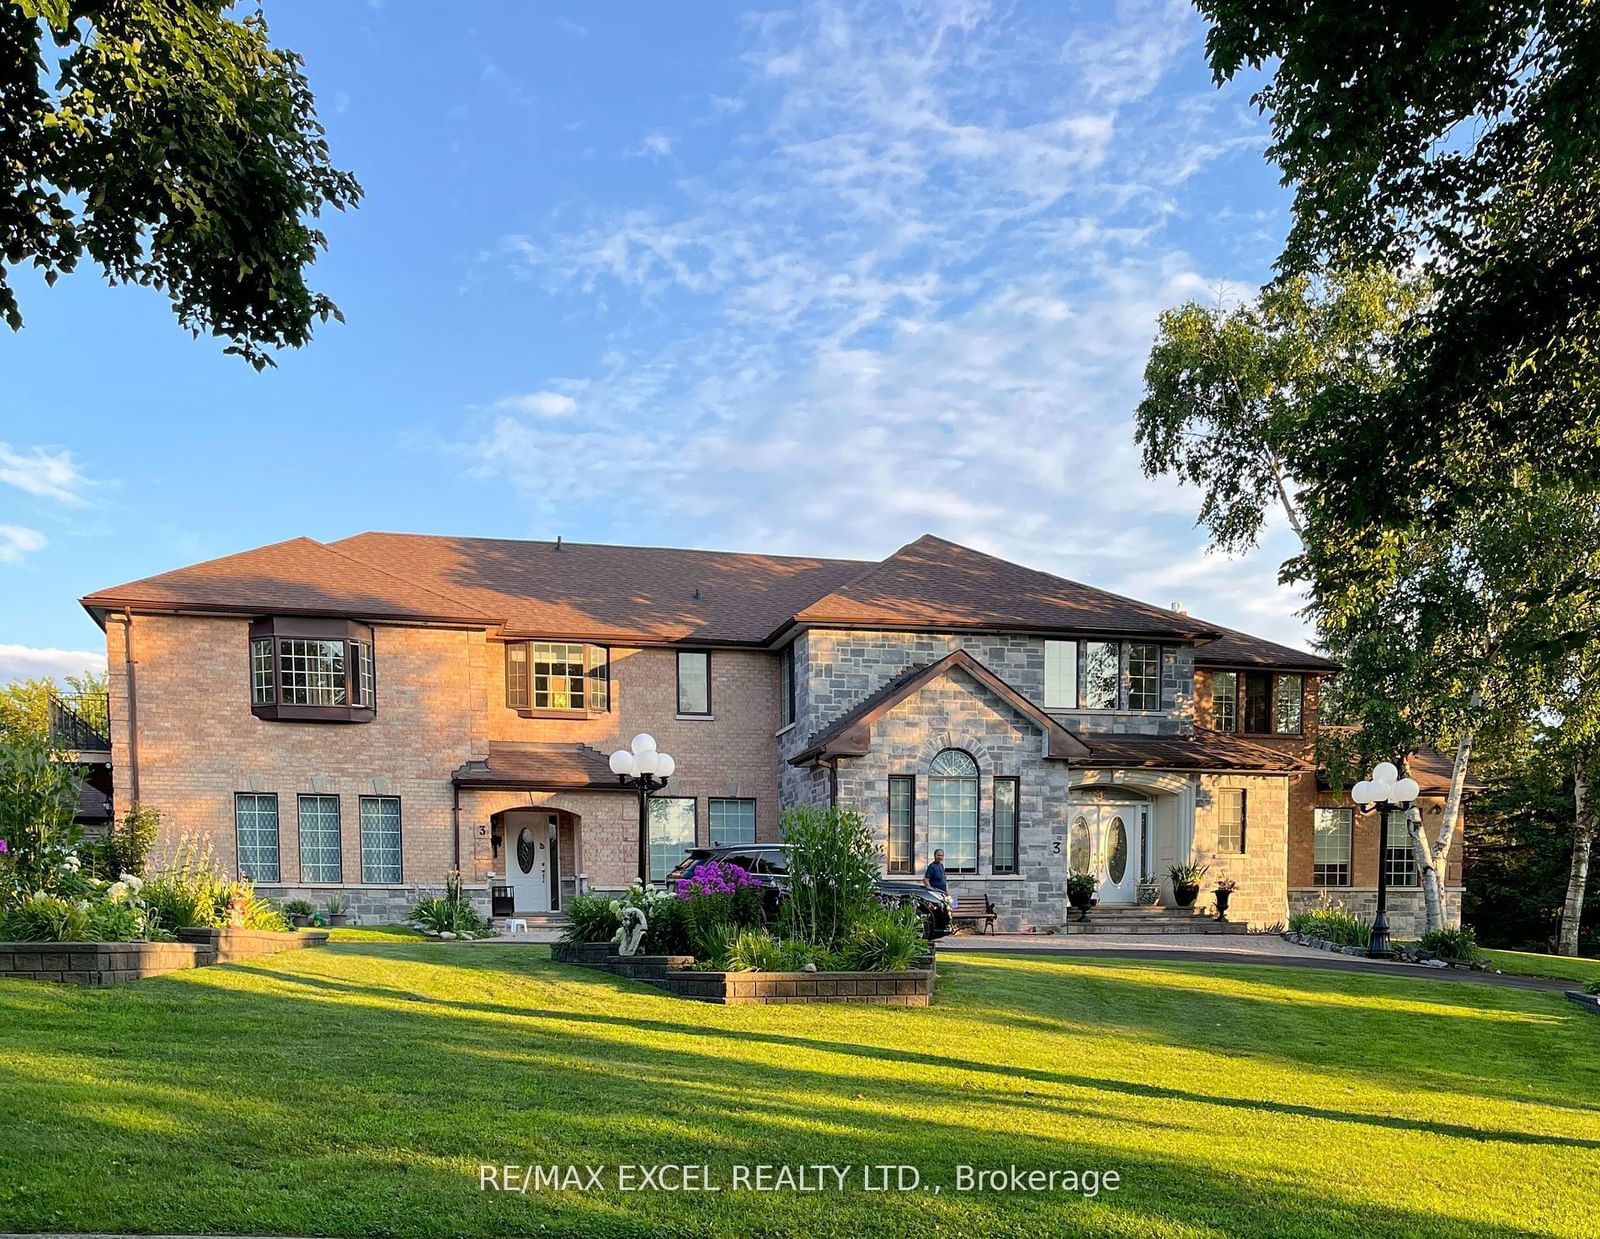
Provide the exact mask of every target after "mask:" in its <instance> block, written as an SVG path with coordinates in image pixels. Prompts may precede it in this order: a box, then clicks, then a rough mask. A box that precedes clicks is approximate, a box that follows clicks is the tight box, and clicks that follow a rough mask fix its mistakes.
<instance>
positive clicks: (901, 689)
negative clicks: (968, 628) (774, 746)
mask: <svg viewBox="0 0 1600 1239" xmlns="http://www.w3.org/2000/svg"><path fill="white" fill-rule="evenodd" d="M958 668H959V669H960V670H962V671H965V672H966V673H967V674H968V675H970V676H971V677H972V678H973V679H975V680H976V681H978V683H979V684H982V685H983V686H984V687H985V688H987V689H988V690H989V691H990V692H992V693H994V695H995V696H997V697H999V698H1000V699H1001V700H1002V701H1004V702H1005V703H1006V704H1008V705H1009V706H1011V708H1012V709H1014V710H1015V711H1016V712H1017V713H1018V714H1021V715H1023V716H1024V717H1025V718H1027V719H1029V720H1030V721H1032V722H1033V723H1034V725H1035V726H1037V727H1038V728H1039V730H1040V731H1042V732H1043V733H1044V737H1045V756H1046V757H1060V758H1077V757H1079V756H1082V755H1083V754H1085V753H1087V752H1088V749H1087V748H1086V747H1085V746H1084V745H1083V743H1082V742H1081V741H1080V740H1079V739H1078V737H1077V736H1076V735H1074V734H1073V733H1072V732H1070V731H1068V730H1067V729H1066V728H1065V727H1063V726H1062V725H1061V724H1060V723H1058V722H1056V721H1055V719H1053V718H1051V717H1050V716H1049V715H1048V714H1046V713H1045V712H1044V711H1043V710H1041V709H1040V708H1039V707H1038V706H1036V705H1034V704H1033V702H1031V701H1029V700H1028V699H1027V698H1026V697H1024V696H1023V695H1022V694H1021V693H1019V692H1017V690H1016V689H1014V688H1012V687H1011V685H1009V684H1007V683H1006V682H1005V681H1004V680H1002V679H1001V678H1000V677H999V676H997V675H996V674H995V673H994V672H992V671H990V670H989V668H987V667H985V666H984V665H983V664H982V663H981V662H979V661H978V660H977V659H976V658H974V657H973V656H972V655H971V654H969V653H967V652H966V651H965V650H953V651H951V652H950V653H949V654H946V655H945V656H944V657H943V658H941V659H939V661H938V662H932V663H924V664H922V665H921V666H916V667H911V668H909V669H908V670H906V671H905V672H903V673H902V674H901V675H899V676H897V677H896V678H895V679H893V680H890V681H889V683H887V684H885V685H884V686H883V687H882V688H880V689H879V690H878V691H877V692H875V693H873V694H872V695H871V696H870V697H868V698H867V699H866V700H864V701H863V702H861V704H860V705H858V706H856V707H855V709H853V710H851V711H849V712H848V713H846V714H845V715H844V716H843V717H841V718H839V719H837V720H836V721H835V722H833V723H832V724H830V725H829V726H828V727H826V728H825V729H823V730H822V731H820V732H818V733H817V734H816V735H814V736H812V737H811V741H810V743H808V744H807V745H806V747H805V749H804V750H802V751H801V752H799V753H797V754H796V755H795V756H793V757H791V758H790V759H789V761H790V764H791V765H796V766H800V765H804V764H805V763H806V762H809V761H814V760H815V759H816V758H818V757H860V756H861V755H862V754H864V753H869V752H871V751H872V724H873V723H874V722H876V721H877V720H878V719H880V718H882V717H883V716H884V715H885V714H886V713H888V712H889V711H890V710H892V709H893V708H894V707H895V706H897V705H899V704H900V703H901V702H902V701H904V700H905V699H906V698H907V697H909V696H911V694H913V693H915V692H917V691H918V690H919V689H921V688H922V687H923V686H924V685H925V684H928V683H929V682H930V681H933V680H936V679H938V678H939V677H940V676H942V675H948V674H949V673H950V672H952V671H954V670H957V669H958Z"/></svg>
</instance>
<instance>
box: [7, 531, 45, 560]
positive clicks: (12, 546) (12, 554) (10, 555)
mask: <svg viewBox="0 0 1600 1239" xmlns="http://www.w3.org/2000/svg"><path fill="white" fill-rule="evenodd" d="M44 545H45V536H44V535H43V534H42V533H40V532H39V531H38V530H37V529H25V528H24V527H23V526H21V525H0V564H15V563H21V562H22V557H23V556H24V555H27V554H29V553H31V552H33V551H37V550H41V549H42V548H43V547H44Z"/></svg>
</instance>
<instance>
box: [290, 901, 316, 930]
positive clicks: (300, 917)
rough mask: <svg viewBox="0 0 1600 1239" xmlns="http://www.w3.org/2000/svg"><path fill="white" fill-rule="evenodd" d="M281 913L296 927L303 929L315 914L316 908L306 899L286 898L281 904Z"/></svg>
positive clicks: (308, 924)
mask: <svg viewBox="0 0 1600 1239" xmlns="http://www.w3.org/2000/svg"><path fill="white" fill-rule="evenodd" d="M283 914H284V915H285V916H286V917H288V918H289V924H291V925H293V926H294V927H295V928H296V929H305V928H307V927H308V926H310V924H311V922H312V920H313V918H315V916H316V915H317V910H316V909H315V908H314V907H312V906H311V901H310V900H308V899H287V900H285V901H284V904H283Z"/></svg>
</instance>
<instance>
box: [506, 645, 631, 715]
mask: <svg viewBox="0 0 1600 1239" xmlns="http://www.w3.org/2000/svg"><path fill="white" fill-rule="evenodd" d="M544 644H555V645H581V646H582V647H583V681H584V683H583V703H584V704H583V708H582V709H581V710H569V709H562V710H553V709H543V710H542V709H540V708H539V707H538V706H535V705H534V704H533V649H532V647H533V646H534V645H544ZM518 647H520V648H521V649H522V652H523V653H522V666H523V673H522V675H523V681H522V699H521V700H520V701H519V700H517V699H516V697H515V695H514V694H513V693H512V691H511V651H512V650H514V649H517V648H518ZM590 650H599V651H601V652H602V653H603V654H604V655H605V669H606V674H605V677H604V682H605V686H606V704H605V707H604V708H599V707H595V706H591V705H590V704H589V703H590V702H591V701H592V700H593V699H594V679H595V677H592V676H591V675H590V674H589V672H590V671H592V670H593V668H592V667H590V666H589V651H590ZM505 668H506V670H505V675H504V678H503V680H502V684H503V687H504V689H505V707H506V709H508V710H515V711H516V712H517V716H518V717H519V718H549V719H584V718H604V717H605V716H606V715H607V714H610V713H611V690H612V684H611V647H610V646H609V645H601V644H600V643H598V642H596V641H555V640H549V641H546V640H543V639H540V638H534V637H523V638H520V639H518V640H516V641H507V642H505Z"/></svg>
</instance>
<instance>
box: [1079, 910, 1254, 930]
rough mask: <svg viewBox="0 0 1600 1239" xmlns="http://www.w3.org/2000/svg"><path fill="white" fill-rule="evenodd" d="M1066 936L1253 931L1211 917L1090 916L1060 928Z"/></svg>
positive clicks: (1232, 922) (1239, 923)
mask: <svg viewBox="0 0 1600 1239" xmlns="http://www.w3.org/2000/svg"><path fill="white" fill-rule="evenodd" d="M1061 932H1062V933H1064V934H1138V935H1161V934H1244V933H1249V932H1250V927H1249V926H1248V925H1246V924H1245V923H1244V922H1243V921H1218V920H1215V919H1213V918H1212V917H1209V916H1189V917H1184V918H1183V919H1182V920H1179V919H1178V918H1176V917H1173V918H1171V919H1168V918H1164V917H1162V918H1155V917H1102V916H1098V915H1096V914H1095V913H1093V912H1091V913H1090V914H1089V919H1088V920H1086V921H1075V920H1068V921H1067V922H1066V923H1065V924H1064V925H1062V926H1061Z"/></svg>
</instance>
